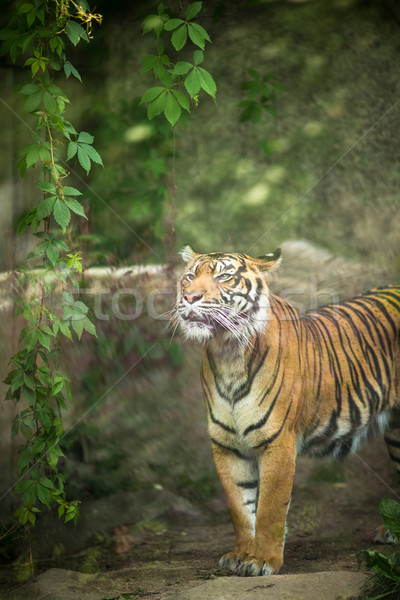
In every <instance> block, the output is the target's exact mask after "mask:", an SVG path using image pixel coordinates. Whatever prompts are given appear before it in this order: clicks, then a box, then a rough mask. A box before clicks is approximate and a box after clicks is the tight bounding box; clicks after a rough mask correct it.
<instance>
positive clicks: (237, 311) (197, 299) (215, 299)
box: [176, 246, 280, 346]
mask: <svg viewBox="0 0 400 600" xmlns="http://www.w3.org/2000/svg"><path fill="white" fill-rule="evenodd" d="M181 255H182V258H183V260H184V262H185V263H186V264H187V267H186V271H185V273H184V275H183V276H182V278H181V280H180V281H179V283H178V299H177V310H176V320H177V322H178V323H179V324H180V326H181V329H182V330H183V333H184V334H185V336H186V337H187V338H188V339H193V340H196V341H198V342H201V343H205V342H207V341H208V340H210V339H211V338H212V337H213V336H215V335H216V334H217V333H218V332H224V331H225V332H228V334H229V335H231V336H233V337H234V338H236V339H237V340H238V342H239V343H240V344H241V345H243V346H246V345H247V344H248V343H249V341H250V340H251V338H252V337H253V336H254V335H255V334H256V333H257V332H259V331H262V330H263V329H264V328H265V327H266V323H267V320H268V313H269V292H268V284H267V282H266V280H265V278H264V276H263V275H264V273H265V272H266V271H271V270H272V269H275V268H276V267H277V266H278V264H279V263H280V249H278V250H276V251H275V252H274V253H273V254H267V255H265V256H264V257H260V258H257V259H256V258H251V257H250V256H247V255H245V254H237V253H223V252H215V253H212V254H198V253H197V252H195V251H194V250H192V248H190V246H185V248H184V249H183V250H182V252H181Z"/></svg>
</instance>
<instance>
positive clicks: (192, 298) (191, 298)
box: [183, 292, 203, 304]
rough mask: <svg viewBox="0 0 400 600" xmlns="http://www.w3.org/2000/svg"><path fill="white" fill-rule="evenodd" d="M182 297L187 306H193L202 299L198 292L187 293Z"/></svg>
mask: <svg viewBox="0 0 400 600" xmlns="http://www.w3.org/2000/svg"><path fill="white" fill-rule="evenodd" d="M183 297H184V298H185V300H186V302H188V303H189V304H194V303H195V302H198V301H199V300H201V299H202V297H203V294H200V293H199V292H188V293H187V294H183Z"/></svg>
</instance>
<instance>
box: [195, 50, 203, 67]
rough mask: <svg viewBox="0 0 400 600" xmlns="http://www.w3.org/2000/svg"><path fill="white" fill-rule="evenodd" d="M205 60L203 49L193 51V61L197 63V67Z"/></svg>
mask: <svg viewBox="0 0 400 600" xmlns="http://www.w3.org/2000/svg"><path fill="white" fill-rule="evenodd" d="M203 60H204V52H202V51H201V50H195V51H194V52H193V62H194V64H195V65H196V67H197V66H198V65H201V63H202V62H203Z"/></svg>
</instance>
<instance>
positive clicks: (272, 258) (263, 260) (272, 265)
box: [254, 248, 282, 273]
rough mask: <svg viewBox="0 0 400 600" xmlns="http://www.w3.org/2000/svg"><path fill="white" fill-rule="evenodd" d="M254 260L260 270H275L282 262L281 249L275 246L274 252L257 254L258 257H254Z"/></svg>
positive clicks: (271, 271)
mask: <svg viewBox="0 0 400 600" xmlns="http://www.w3.org/2000/svg"><path fill="white" fill-rule="evenodd" d="M254 262H255V263H256V265H257V267H258V268H259V269H260V271H269V272H270V273H273V271H276V269H277V268H278V267H279V265H280V264H281V262H282V258H281V249H280V248H277V249H276V250H275V252H270V254H264V255H263V256H259V257H258V258H255V259H254Z"/></svg>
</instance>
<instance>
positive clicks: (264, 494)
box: [176, 247, 400, 575]
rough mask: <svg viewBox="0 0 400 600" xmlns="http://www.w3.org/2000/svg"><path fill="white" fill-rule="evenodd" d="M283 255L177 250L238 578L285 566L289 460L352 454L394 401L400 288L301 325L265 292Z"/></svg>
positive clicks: (184, 320)
mask: <svg viewBox="0 0 400 600" xmlns="http://www.w3.org/2000/svg"><path fill="white" fill-rule="evenodd" d="M279 254H280V253H279V252H278V251H277V252H275V253H273V254H271V255H266V256H265V257H262V258H258V259H254V258H251V257H249V256H247V255H244V254H238V253H229V254H228V253H212V254H198V253H196V252H194V251H193V250H192V249H191V248H190V247H186V248H185V249H184V250H183V252H182V256H183V259H184V260H185V262H186V263H187V269H186V273H185V274H184V276H183V277H182V279H181V281H180V282H179V284H178V302H177V313H176V319H177V321H178V322H179V323H180V325H181V328H182V330H183V331H184V333H185V335H186V337H187V338H189V339H194V340H196V341H198V342H201V343H202V344H203V349H202V352H203V362H202V369H201V380H202V386H203V392H204V399H205V405H206V411H207V419H208V430H209V434H210V439H211V445H212V452H213V458H214V461H215V465H216V469H217V472H218V474H219V477H220V479H221V482H222V485H223V488H224V491H225V496H226V499H227V504H228V508H229V510H230V515H231V519H232V523H233V526H234V530H235V547H234V549H233V551H232V552H228V553H227V554H225V555H224V556H223V557H222V558H221V560H220V566H221V567H222V568H224V569H226V570H229V571H231V572H233V573H235V574H237V575H269V574H273V573H278V572H279V570H280V568H281V567H282V564H283V550H284V542H285V523H286V515H287V511H288V507H289V504H290V497H291V491H292V481H293V477H294V473H295V461H296V455H297V454H298V453H301V452H309V453H311V454H316V455H321V456H327V455H331V456H333V457H336V456H343V455H344V454H346V453H348V452H352V451H355V449H356V448H357V447H358V445H359V443H360V442H361V441H362V440H363V439H365V438H366V437H367V436H368V435H369V434H370V433H371V432H373V431H375V430H381V431H383V430H384V429H385V427H386V426H387V424H388V421H389V418H390V411H391V409H392V408H393V407H394V406H396V404H398V403H399V390H398V387H399V368H400V360H399V358H400V357H399V330H400V287H399V286H392V287H387V288H382V289H377V290H373V291H371V292H368V293H367V294H364V295H362V296H359V297H357V298H353V299H350V300H348V301H346V302H343V303H340V304H332V305H330V306H327V307H324V308H322V309H319V310H317V311H314V312H309V313H306V314H305V315H304V316H302V317H300V315H299V314H298V313H297V311H296V310H295V309H294V307H293V306H292V305H291V304H290V303H288V302H286V301H285V300H283V299H281V298H279V297H277V296H274V295H273V294H271V293H270V291H269V288H268V283H267V280H266V278H265V273H266V272H270V271H271V270H273V269H274V268H276V267H277V266H278V265H279V261H280V257H279ZM389 437H390V436H389ZM389 437H388V440H387V441H389ZM392 441H395V440H392ZM394 447H395V446H394ZM392 457H393V458H394V459H395V458H396V453H395V452H394V451H393V448H392Z"/></svg>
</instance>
